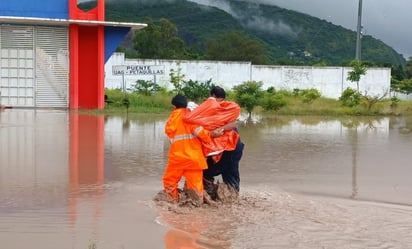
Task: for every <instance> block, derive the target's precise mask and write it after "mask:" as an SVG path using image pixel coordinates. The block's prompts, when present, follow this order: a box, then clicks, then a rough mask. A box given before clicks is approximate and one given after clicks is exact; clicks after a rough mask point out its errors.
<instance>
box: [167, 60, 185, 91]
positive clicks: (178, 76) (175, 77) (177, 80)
mask: <svg viewBox="0 0 412 249" xmlns="http://www.w3.org/2000/svg"><path fill="white" fill-rule="evenodd" d="M169 76H170V82H171V83H172V84H173V86H174V87H175V92H176V94H183V87H184V78H185V77H186V75H184V74H182V68H181V67H180V63H177V69H176V70H175V69H173V68H172V69H170V73H169Z"/></svg>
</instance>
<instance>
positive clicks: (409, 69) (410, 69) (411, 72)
mask: <svg viewBox="0 0 412 249" xmlns="http://www.w3.org/2000/svg"><path fill="white" fill-rule="evenodd" d="M405 74H406V78H408V79H411V78H412V57H409V59H408V61H407V62H406V65H405Z"/></svg>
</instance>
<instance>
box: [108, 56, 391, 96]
mask: <svg viewBox="0 0 412 249" xmlns="http://www.w3.org/2000/svg"><path fill="white" fill-rule="evenodd" d="M119 65H163V66H164V70H165V71H164V74H163V75H156V76H154V75H125V76H124V77H123V76H122V75H113V73H112V68H113V66H119ZM179 68H181V73H182V74H184V75H185V78H184V79H185V80H194V81H199V82H204V81H207V80H209V79H212V83H213V84H216V85H220V86H222V87H224V88H226V89H231V88H232V87H233V86H235V85H239V84H241V83H243V82H245V81H261V82H263V89H267V88H268V87H271V86H273V87H274V88H275V89H276V90H280V89H286V90H293V89H294V88H298V89H310V88H316V89H318V90H319V91H320V93H321V94H322V96H324V97H329V98H335V99H337V98H339V97H340V96H341V94H342V91H344V90H345V89H346V88H347V87H352V88H354V89H356V83H355V82H351V81H348V80H347V77H348V72H349V71H351V68H349V67H298V66H263V65H252V64H251V63H250V62H231V61H189V60H180V61H177V60H143V59H125V57H124V54H123V53H114V54H113V55H112V56H111V57H110V59H109V60H108V61H107V62H106V65H105V87H106V88H109V89H114V88H122V84H123V81H124V83H125V84H126V88H130V87H131V85H132V84H134V83H135V82H136V81H137V80H140V79H142V80H152V81H154V82H156V83H157V84H159V85H160V86H163V87H166V88H167V89H173V85H172V84H171V83H170V76H169V73H170V70H171V69H173V70H174V71H175V72H177V70H178V69H179ZM390 78H391V69H390V68H368V69H367V72H366V75H363V76H362V77H361V80H360V82H359V90H360V91H361V92H362V93H367V94H368V95H371V96H379V97H380V96H382V95H383V94H385V93H386V92H387V93H388V95H387V97H390V95H389V90H390Z"/></svg>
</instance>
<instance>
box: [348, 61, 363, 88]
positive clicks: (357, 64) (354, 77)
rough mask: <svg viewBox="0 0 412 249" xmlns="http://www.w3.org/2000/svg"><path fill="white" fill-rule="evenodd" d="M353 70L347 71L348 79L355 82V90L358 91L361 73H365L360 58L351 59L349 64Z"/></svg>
mask: <svg viewBox="0 0 412 249" xmlns="http://www.w3.org/2000/svg"><path fill="white" fill-rule="evenodd" d="M349 65H350V66H351V67H352V68H353V70H352V71H350V72H348V78H347V79H348V80H349V81H351V82H356V90H357V91H358V92H359V80H360V78H361V76H362V75H365V74H366V66H365V65H364V64H362V62H361V61H360V60H353V61H351V62H350V64H349Z"/></svg>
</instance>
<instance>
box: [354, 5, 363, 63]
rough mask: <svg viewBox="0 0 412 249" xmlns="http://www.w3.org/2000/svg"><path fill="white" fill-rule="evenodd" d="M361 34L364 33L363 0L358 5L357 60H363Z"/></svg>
mask: <svg viewBox="0 0 412 249" xmlns="http://www.w3.org/2000/svg"><path fill="white" fill-rule="evenodd" d="M361 35H362V0H359V7H358V28H357V32H356V56H355V59H356V60H359V61H360V60H361Z"/></svg>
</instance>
